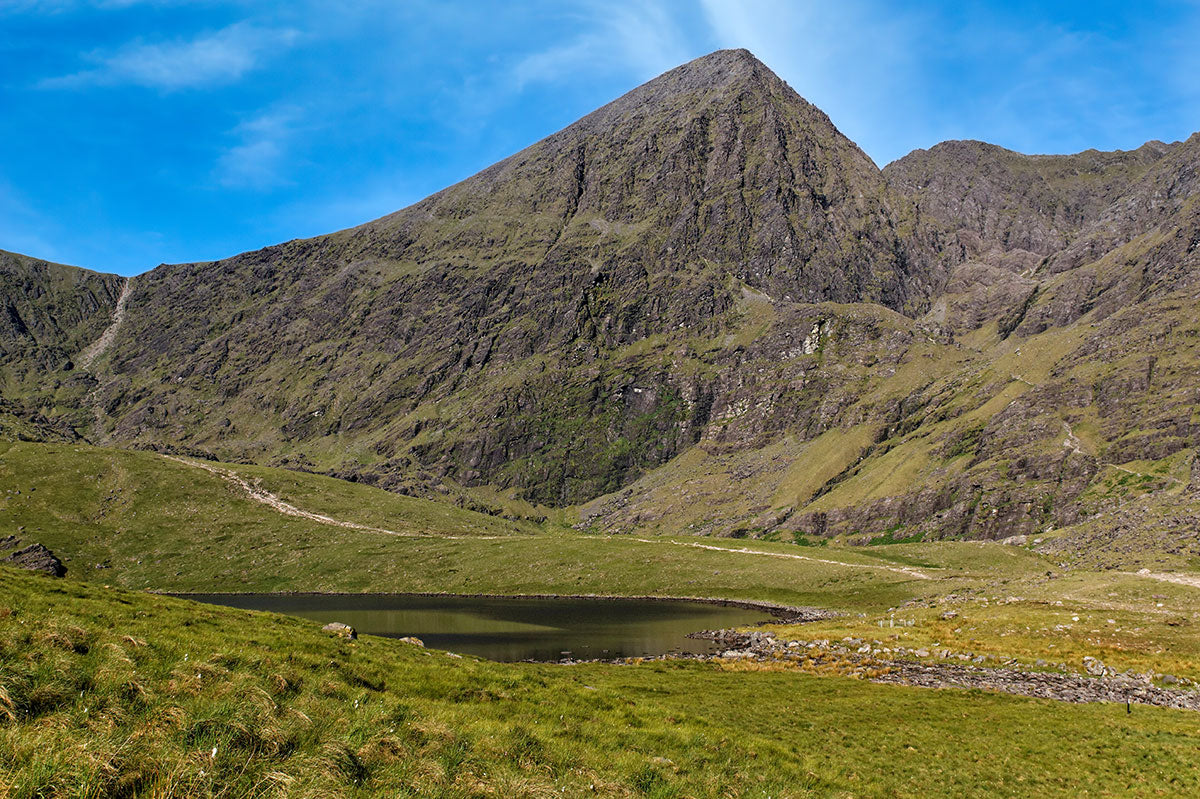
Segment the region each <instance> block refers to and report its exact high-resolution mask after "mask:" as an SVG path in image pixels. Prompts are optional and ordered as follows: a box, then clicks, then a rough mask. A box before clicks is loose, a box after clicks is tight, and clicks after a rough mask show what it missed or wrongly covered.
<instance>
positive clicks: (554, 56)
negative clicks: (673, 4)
mask: <svg viewBox="0 0 1200 799" xmlns="http://www.w3.org/2000/svg"><path fill="white" fill-rule="evenodd" d="M583 15H584V16H585V17H586V22H585V24H584V25H583V27H584V29H585V30H586V31H587V32H586V33H583V34H581V35H580V36H579V37H577V38H576V39H574V40H572V41H569V42H567V43H565V44H562V45H559V46H556V47H552V48H550V49H547V50H543V51H540V52H536V53H532V54H530V55H528V56H526V57H525V58H523V59H522V60H521V61H520V62H518V63H517V65H516V67H515V68H514V69H513V72H512V78H513V81H514V82H515V84H516V87H517V88H518V89H521V88H524V87H525V86H526V85H528V84H530V83H537V82H547V83H551V82H562V81H570V80H574V79H576V76H577V75H579V74H580V73H581V72H583V73H585V74H586V73H593V74H594V73H595V72H597V71H601V70H612V69H624V70H629V71H632V72H634V73H636V76H637V77H638V78H641V79H645V78H650V77H653V76H655V75H657V74H659V73H660V72H664V71H666V70H668V69H670V68H671V67H674V66H678V65H679V64H680V63H682V62H683V61H686V60H688V55H689V50H688V46H687V43H686V42H685V41H684V37H683V35H682V33H681V32H680V30H679V27H678V25H677V22H676V20H675V19H674V18H673V15H672V14H671V13H670V12H669V11H668V10H667V8H666V7H664V6H663V5H662V4H660V3H655V2H643V3H634V4H632V5H620V4H617V3H605V4H589V5H587V6H585V7H584V12H583Z"/></svg>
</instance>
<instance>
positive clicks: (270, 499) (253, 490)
mask: <svg viewBox="0 0 1200 799" xmlns="http://www.w3.org/2000/svg"><path fill="white" fill-rule="evenodd" d="M163 457H164V458H166V459H168V460H172V461H175V462H176V463H182V464H183V465H185V466H191V467H192V468H194V469H203V470H204V471H206V472H208V473H210V474H215V475H216V476H217V477H220V478H221V479H222V480H224V481H226V482H227V483H230V484H232V485H234V486H236V487H237V488H239V489H241V491H242V492H243V493H244V494H246V496H247V497H249V498H250V499H252V500H253V501H255V502H259V503H261V504H263V505H266V506H267V507H268V508H270V509H271V510H273V511H275V512H276V513H281V514H283V515H284V516H294V517H296V518H299V519H308V520H309V521H312V522H317V523H319V524H328V525H332V526H334V527H344V528H346V529H348V530H361V531H363V532H367V533H382V534H383V535H393V536H398V537H400V538H447V539H455V540H457V539H470V540H472V541H483V540H491V539H497V538H520V537H522V536H511V535H442V534H440V533H414V532H401V531H399V530H388V529H387V528H385V527H372V526H371V525H369V524H359V523H358V522H348V521H345V520H343V519H335V518H333V517H332V516H325V515H324V514H321V513H313V512H312V511H307V510H304V509H303V508H297V507H296V506H295V505H293V504H291V503H290V502H286V501H284V500H282V499H280V498H279V497H278V496H276V495H275V494H272V493H271V492H270V491H267V490H266V489H265V488H260V487H258V486H256V485H253V484H251V483H250V482H249V481H248V480H246V478H244V477H242V476H241V475H240V474H238V473H237V472H234V471H232V470H230V469H223V468H221V467H220V466H214V465H213V464H211V463H205V462H204V461H198V460H192V459H191V458H180V457H176V456H174V455H163Z"/></svg>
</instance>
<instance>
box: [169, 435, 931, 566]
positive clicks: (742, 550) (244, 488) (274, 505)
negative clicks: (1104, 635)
mask: <svg viewBox="0 0 1200 799" xmlns="http://www.w3.org/2000/svg"><path fill="white" fill-rule="evenodd" d="M162 457H164V458H167V459H168V460H172V461H175V462H176V463H182V464H184V465H185V466H191V467H192V468H194V469H203V470H204V471H206V472H209V473H210V474H214V475H216V476H218V477H220V478H221V479H223V480H225V481H226V482H228V483H230V484H232V485H234V486H236V487H237V488H238V489H240V490H241V492H242V493H244V494H245V495H246V496H247V497H249V498H250V499H252V500H254V501H255V502H259V503H261V504H263V505H266V506H267V507H269V508H271V509H272V510H274V511H275V512H277V513H282V514H283V515H285V516H294V517H296V518H300V519H308V520H309V521H313V522H318V523H320V524H329V525H333V526H335V527H344V528H346V529H349V530H361V531H363V532H368V533H382V534H383V535H392V536H399V537H401V538H446V539H454V540H462V539H470V540H472V541H481V540H495V539H502V538H524V537H525V536H513V535H442V534H439V533H414V532H402V531H399V530H388V529H387V528H385V527H372V526H371V525H368V524H359V523H358V522H348V521H345V520H343V519H335V518H333V517H332V516H326V515H324V514H322V513H314V512H312V511H308V510H304V509H303V508H298V507H296V506H295V505H293V504H291V503H290V502H287V501H285V500H283V499H280V498H279V497H278V496H276V495H275V494H272V493H271V492H270V491H267V490H266V489H265V488H261V487H259V486H256V485H253V484H252V483H250V481H248V480H246V478H244V477H242V476H241V475H240V474H238V473H237V472H234V471H233V470H231V469H224V468H222V467H220V466H215V465H213V464H211V463H206V462H204V461H199V460H193V459H191V458H181V457H178V456H175V455H163V456H162ZM628 540H630V541H638V542H640V543H643V544H669V545H674V546H681V547H693V548H695V549H707V550H711V551H713V552H727V553H729V554H733V555H765V556H766V557H771V558H787V559H789V560H802V561H809V562H811V563H824V564H828V565H830V566H845V567H846V568H849V569H874V570H879V571H890V572H895V573H897V574H904V575H907V576H909V577H915V578H916V579H918V580H930V579H932V578H931V577H930V576H929V575H928V574H926V573H924V572H922V571H921V570H919V569H914V568H912V567H910V566H885V565H883V564H873V563H846V562H845V561H841V560H831V559H828V558H814V557H810V556H808V555H792V554H789V553H786V552H766V551H764V550H761V549H748V548H746V547H738V548H733V547H721V546H715V545H712V544H700V543H696V542H689V541H671V540H662V539H660V540H655V539H653V538H630V539H628Z"/></svg>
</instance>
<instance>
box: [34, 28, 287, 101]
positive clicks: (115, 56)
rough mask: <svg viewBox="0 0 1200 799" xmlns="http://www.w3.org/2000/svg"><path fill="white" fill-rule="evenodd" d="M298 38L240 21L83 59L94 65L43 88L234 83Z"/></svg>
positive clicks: (181, 86) (43, 84)
mask: <svg viewBox="0 0 1200 799" xmlns="http://www.w3.org/2000/svg"><path fill="white" fill-rule="evenodd" d="M299 35H300V34H299V33H298V32H297V31H295V30H292V29H290V28H263V27H258V26H256V25H252V24H249V23H244V22H240V23H237V24H235V25H230V26H229V27H227V28H223V29H221V30H219V31H216V32H214V33H208V34H204V35H201V36H198V37H196V38H193V39H174V40H171V41H167V42H144V41H141V40H138V41H134V42H130V43H129V44H126V45H125V46H123V47H121V48H119V49H118V50H116V51H113V52H101V51H95V52H91V53H88V54H87V55H86V56H85V58H86V59H87V60H88V61H91V62H93V63H95V64H96V66H95V67H92V68H90V69H84V70H81V71H79V72H75V73H72V74H70V75H62V76H59V77H55V78H48V79H46V80H44V81H42V82H41V84H39V85H40V86H41V87H42V88H76V87H81V86H117V85H133V86H144V87H147V88H154V89H163V90H167V91H170V90H176V89H188V88H198V87H203V86H214V85H222V84H227V83H232V82H234V81H236V80H238V79H239V78H241V77H242V76H243V75H244V74H246V73H247V72H249V71H250V70H252V69H254V68H255V67H257V66H259V64H260V63H261V62H262V61H263V59H264V58H265V57H266V56H268V55H270V54H271V53H274V52H277V51H278V50H279V49H281V48H286V47H289V46H291V45H292V44H293V43H294V42H295V41H296V39H297V38H298V37H299Z"/></svg>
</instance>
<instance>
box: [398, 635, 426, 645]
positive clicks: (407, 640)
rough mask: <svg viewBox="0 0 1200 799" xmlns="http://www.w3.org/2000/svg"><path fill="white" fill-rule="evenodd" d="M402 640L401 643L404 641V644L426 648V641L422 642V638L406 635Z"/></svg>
mask: <svg viewBox="0 0 1200 799" xmlns="http://www.w3.org/2000/svg"><path fill="white" fill-rule="evenodd" d="M400 640H401V641H403V642H404V643H406V644H412V645H413V646H420V647H424V646H425V642H424V641H422V640H421V639H420V638H417V637H415V636H412V635H406V636H404V637H403V638H401V639H400Z"/></svg>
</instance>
